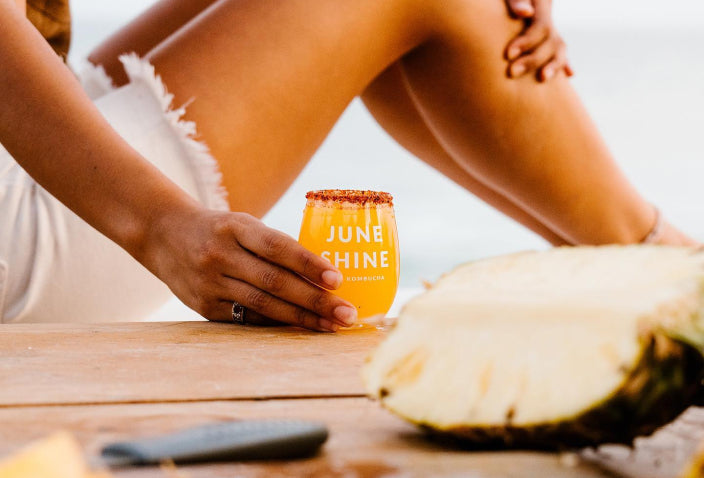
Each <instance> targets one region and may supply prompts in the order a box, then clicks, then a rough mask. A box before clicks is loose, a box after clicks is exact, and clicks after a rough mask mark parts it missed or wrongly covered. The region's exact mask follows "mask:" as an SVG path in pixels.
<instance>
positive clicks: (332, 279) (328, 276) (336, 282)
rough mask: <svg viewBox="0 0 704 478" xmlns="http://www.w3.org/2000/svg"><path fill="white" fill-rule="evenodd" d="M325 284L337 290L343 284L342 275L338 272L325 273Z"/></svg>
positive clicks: (328, 271)
mask: <svg viewBox="0 0 704 478" xmlns="http://www.w3.org/2000/svg"><path fill="white" fill-rule="evenodd" d="M323 282H324V283H325V284H326V285H328V286H330V287H332V288H333V289H337V288H338V287H340V284H342V274H340V273H339V272H337V271H331V270H327V271H325V272H323Z"/></svg>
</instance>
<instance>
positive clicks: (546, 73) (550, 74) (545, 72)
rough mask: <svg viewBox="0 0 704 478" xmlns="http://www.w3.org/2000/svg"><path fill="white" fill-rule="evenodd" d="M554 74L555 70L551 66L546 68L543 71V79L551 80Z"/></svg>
mask: <svg viewBox="0 0 704 478" xmlns="http://www.w3.org/2000/svg"><path fill="white" fill-rule="evenodd" d="M554 74H555V70H553V69H552V67H550V66H548V67H545V68H544V69H543V77H544V78H545V79H546V80H549V79H550V78H552V77H553V75H554Z"/></svg>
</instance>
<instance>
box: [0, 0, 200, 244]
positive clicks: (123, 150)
mask: <svg viewBox="0 0 704 478" xmlns="http://www.w3.org/2000/svg"><path fill="white" fill-rule="evenodd" d="M0 8H1V9H2V10H0V32H2V37H3V38H2V41H1V42H0V65H2V66H1V68H0V91H2V92H3V95H2V103H0V142H2V144H3V146H4V147H5V148H6V149H7V150H8V151H9V152H10V153H11V154H12V156H13V157H14V158H15V159H16V160H17V161H18V162H19V163H20V165H21V166H22V167H23V168H24V169H25V170H26V171H27V172H28V173H29V174H30V175H31V176H32V177H33V178H34V179H36V180H37V182H39V183H40V184H41V185H42V186H44V187H45V188H46V189H47V190H48V191H50V192H51V193H52V194H53V195H54V196H56V197H57V198H58V199H59V200H60V201H61V202H63V203H64V204H66V205H67V206H68V207H69V208H70V209H72V210H73V211H74V212H76V213H77V214H78V215H79V216H81V217H82V218H84V219H85V220H86V221H87V222H89V223H90V224H91V225H93V226H94V227H96V228H97V229H98V230H100V231H101V232H102V233H104V234H105V235H106V236H108V237H110V238H111V239H113V240H114V241H115V242H117V243H118V244H119V245H120V246H122V247H124V248H125V249H127V250H128V251H129V252H130V253H131V254H133V255H135V256H140V255H141V251H140V249H141V247H142V245H143V243H144V238H145V235H146V232H147V231H146V229H147V225H149V224H153V223H155V222H158V221H157V219H158V218H157V217H156V216H157V215H159V216H161V215H163V214H164V213H165V212H167V211H179V210H181V211H183V210H194V209H196V208H197V206H196V204H194V202H193V201H192V200H191V199H190V198H188V197H187V196H186V195H185V194H183V192H182V191H181V190H180V189H179V188H178V187H177V186H176V185H175V184H173V183H172V182H170V181H169V180H167V179H166V178H165V177H164V176H163V175H161V173H160V172H159V171H158V170H156V168H154V167H153V166H152V165H151V164H149V163H148V162H146V161H145V160H143V159H142V158H141V157H140V156H139V154H138V153H137V152H136V151H134V150H133V149H132V148H131V147H130V146H129V145H128V144H127V143H126V142H125V141H124V140H123V139H122V138H121V137H120V136H119V135H118V134H117V133H116V132H115V131H114V130H113V129H112V128H111V127H110V125H109V124H108V123H107V121H106V120H105V119H104V118H103V117H102V115H101V114H100V112H99V111H98V110H97V108H95V106H94V105H93V104H92V102H91V101H90V100H89V99H88V97H87V96H86V95H85V94H84V93H83V91H82V89H81V86H80V84H79V83H78V81H77V80H76V78H74V76H73V75H72V74H71V72H70V71H69V70H68V69H67V68H66V67H65V66H64V65H63V63H62V62H61V61H60V59H59V58H58V57H57V56H56V54H55V53H54V52H53V51H52V50H51V48H50V47H49V46H48V45H47V44H46V42H45V41H44V39H43V38H42V37H41V35H39V33H38V32H37V31H36V30H35V29H34V28H33V27H32V25H31V24H30V23H29V21H27V20H26V19H25V18H24V17H23V16H22V15H21V13H20V12H19V11H18V10H17V9H16V8H14V6H13V5H12V4H8V3H7V2H5V4H4V5H2V7H0Z"/></svg>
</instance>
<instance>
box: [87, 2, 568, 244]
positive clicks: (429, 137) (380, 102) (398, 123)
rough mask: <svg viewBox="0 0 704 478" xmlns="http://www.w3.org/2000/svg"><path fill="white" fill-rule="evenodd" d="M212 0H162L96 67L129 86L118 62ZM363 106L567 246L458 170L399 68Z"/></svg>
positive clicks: (469, 185) (472, 187) (429, 159)
mask: <svg viewBox="0 0 704 478" xmlns="http://www.w3.org/2000/svg"><path fill="white" fill-rule="evenodd" d="M213 2H214V0H189V1H179V2H174V1H173V0H162V1H161V2H158V3H156V4H155V5H154V6H152V7H151V8H149V9H148V10H146V11H145V12H143V13H142V14H140V15H139V16H138V17H137V18H136V19H135V20H133V21H132V22H130V23H129V24H128V25H126V26H125V27H123V28H122V29H120V30H119V31H118V32H116V33H115V34H113V35H111V36H110V37H109V38H108V39H106V40H105V41H104V42H103V43H102V44H101V45H100V46H98V47H97V48H96V49H95V50H94V51H93V52H92V53H91V55H90V56H89V60H90V61H91V62H93V63H94V64H96V65H103V67H104V68H105V70H106V72H108V74H109V75H110V76H111V78H112V79H113V81H114V82H115V84H116V85H118V86H119V85H122V84H124V83H126V82H127V77H126V75H125V73H124V69H123V68H122V64H121V63H120V62H119V60H118V57H119V56H120V55H121V54H123V53H128V52H136V53H137V54H139V55H144V54H146V53H148V52H149V51H150V50H151V49H152V48H154V47H155V46H156V45H158V44H159V43H161V42H162V41H163V40H164V39H165V38H167V37H168V36H169V35H171V34H173V33H174V32H175V31H176V30H178V29H179V28H180V27H182V26H183V25H184V24H186V23H188V21H190V20H191V19H192V18H193V17H195V16H196V15H198V14H199V13H200V12H201V11H202V10H204V9H205V8H207V7H208V6H210V5H211V4H212V3H213ZM362 99H363V100H364V103H365V105H366V106H367V108H368V109H369V111H370V112H371V113H372V114H373V115H374V117H375V118H376V120H377V121H378V122H379V124H380V125H381V126H382V127H383V128H384V129H386V131H387V132H388V133H389V134H390V135H391V136H392V137H393V138H394V139H395V140H396V141H397V142H398V143H399V144H401V145H402V146H403V147H405V148H406V149H408V150H409V151H410V152H411V153H413V154H414V155H416V156H417V157H418V158H420V159H421V160H423V161H425V162H426V163H428V164H429V165H430V166H432V167H434V168H435V169H437V170H438V171H440V172H441V173H443V174H444V175H445V176H447V177H449V178H450V179H452V180H453V181H455V182H456V183H457V184H459V185H460V186H462V187H464V188H465V189H467V190H468V191H471V192H472V193H473V194H475V195H476V196H477V197H479V198H480V199H482V200H483V201H485V202H486V203H488V204H490V205H491V206H493V207H494V208H496V209H498V210H500V211H502V212H503V213H504V214H507V215H508V216H510V217H512V218H513V219H514V220H516V221H518V222H519V223H521V224H523V225H524V226H525V227H527V228H529V229H531V230H532V231H533V232H535V233H537V234H539V235H541V236H542V237H543V238H545V239H546V240H547V241H549V242H550V243H551V244H553V245H562V244H565V243H566V241H565V240H564V239H562V238H560V237H559V236H557V235H556V234H555V233H554V232H552V231H551V230H549V229H548V228H546V227H545V226H544V225H543V224H541V223H540V222H539V221H537V220H536V219H535V218H533V217H532V216H530V215H529V214H528V213H526V212H525V211H523V210H522V209H521V208H520V207H519V206H518V205H516V204H515V203H513V202H512V201H510V200H509V199H507V198H506V197H504V196H502V195H501V194H499V193H497V192H496V191H494V190H492V189H490V188H489V187H487V186H486V185H485V184H483V183H481V182H479V181H477V180H476V178H474V177H473V176H472V175H471V173H470V172H469V171H467V170H466V169H464V168H463V167H462V166H460V165H459V164H458V163H457V162H455V160H454V159H453V158H451V157H450V156H449V155H448V154H447V152H446V151H445V150H444V149H443V148H442V146H440V144H439V143H438V142H437V140H436V139H435V137H434V136H433V134H432V133H431V132H430V130H428V127H427V125H426V124H425V123H424V122H423V119H422V118H421V117H420V115H419V113H418V110H417V107H416V105H415V104H414V103H413V101H412V99H411V97H410V96H409V93H408V91H407V87H406V84H405V81H404V79H403V75H402V73H401V70H400V65H399V63H398V62H397V63H394V64H393V65H392V66H390V67H389V68H388V69H387V70H386V71H385V72H384V73H382V74H381V75H379V77H378V78H376V79H375V80H374V82H373V83H372V84H371V85H369V87H367V88H366V90H365V91H364V93H363V95H362Z"/></svg>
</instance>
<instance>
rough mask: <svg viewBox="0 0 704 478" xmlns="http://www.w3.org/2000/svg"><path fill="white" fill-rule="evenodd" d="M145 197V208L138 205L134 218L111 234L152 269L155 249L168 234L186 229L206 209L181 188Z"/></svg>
mask: <svg viewBox="0 0 704 478" xmlns="http://www.w3.org/2000/svg"><path fill="white" fill-rule="evenodd" d="M158 196H159V197H158V198H156V200H154V198H152V199H151V200H147V202H146V204H149V206H148V207H147V208H143V207H141V208H138V213H137V214H135V215H134V220H132V221H130V223H128V224H123V225H122V227H121V228H120V230H119V231H115V234H114V237H111V238H112V239H113V240H114V241H115V242H117V243H118V244H119V245H120V246H121V247H122V248H124V249H125V250H126V251H127V252H129V253H130V255H132V257H134V258H135V259H137V260H138V261H139V262H140V263H141V264H142V265H144V266H145V267H147V268H148V269H150V270H152V272H156V271H154V270H153V269H154V267H155V261H156V259H155V256H156V255H157V253H156V252H157V251H158V249H159V248H160V247H161V245H163V244H164V243H165V242H167V241H168V239H169V237H171V236H174V235H177V234H176V233H177V232H179V231H181V230H183V229H185V227H186V225H187V224H188V223H190V222H192V221H193V220H194V219H195V218H196V217H197V216H198V215H199V214H203V213H204V212H205V209H204V208H203V206H201V205H200V204H199V203H198V202H197V201H195V200H194V199H192V198H191V197H190V196H188V195H187V194H186V193H184V192H183V191H178V193H176V194H174V193H171V194H164V193H160V194H159V195H158Z"/></svg>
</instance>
